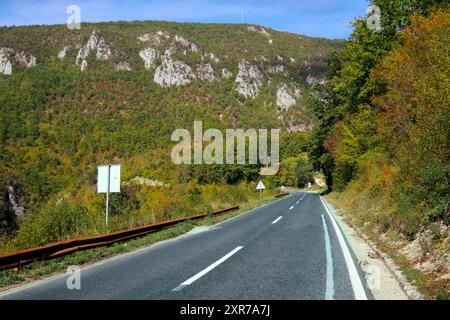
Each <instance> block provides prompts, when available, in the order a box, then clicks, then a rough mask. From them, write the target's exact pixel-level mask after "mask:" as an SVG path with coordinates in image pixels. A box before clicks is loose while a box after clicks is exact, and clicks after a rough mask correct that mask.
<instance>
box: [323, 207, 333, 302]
mask: <svg viewBox="0 0 450 320" xmlns="http://www.w3.org/2000/svg"><path fill="white" fill-rule="evenodd" d="M322 223H323V231H324V233H325V252H326V256H327V278H326V279H327V280H326V287H325V288H326V289H325V300H334V272H333V255H332V254H331V244H330V236H329V234H328V227H327V223H326V222H325V217H324V216H323V215H322Z"/></svg>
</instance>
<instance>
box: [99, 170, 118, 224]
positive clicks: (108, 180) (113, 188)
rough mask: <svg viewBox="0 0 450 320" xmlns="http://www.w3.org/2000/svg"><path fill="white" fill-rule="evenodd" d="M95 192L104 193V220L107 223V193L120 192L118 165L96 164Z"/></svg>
mask: <svg viewBox="0 0 450 320" xmlns="http://www.w3.org/2000/svg"><path fill="white" fill-rule="evenodd" d="M97 174H98V176H97V193H106V200H105V202H106V203H105V207H106V210H105V222H106V225H108V216H109V194H110V193H114V192H120V165H112V164H109V165H106V166H98V170H97Z"/></svg>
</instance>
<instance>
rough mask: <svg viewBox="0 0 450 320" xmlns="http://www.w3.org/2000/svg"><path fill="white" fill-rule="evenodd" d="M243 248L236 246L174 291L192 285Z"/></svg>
mask: <svg viewBox="0 0 450 320" xmlns="http://www.w3.org/2000/svg"><path fill="white" fill-rule="evenodd" d="M242 248H243V246H240V247H236V248H235V249H234V250H233V251H231V252H229V253H227V254H226V255H224V256H223V257H222V258H220V259H219V260H217V261H216V262H214V263H213V264H212V265H210V266H209V267H207V268H205V269H203V270H202V271H200V272H199V273H197V274H196V275H194V276H192V277H190V278H189V279H187V280H186V281H184V282H183V283H182V284H180V285H179V286H178V287H176V288H175V289H172V291H180V290H181V289H183V288H184V287H185V286H189V285H191V284H192V283H193V282H194V281H196V280H198V279H200V278H201V277H203V276H204V275H205V274H207V273H208V272H210V271H211V270H212V269H214V268H215V267H217V266H218V265H219V264H221V263H223V262H225V261H226V260H227V259H229V258H230V257H231V256H232V255H234V254H235V253H236V252H238V251H239V250H241V249H242Z"/></svg>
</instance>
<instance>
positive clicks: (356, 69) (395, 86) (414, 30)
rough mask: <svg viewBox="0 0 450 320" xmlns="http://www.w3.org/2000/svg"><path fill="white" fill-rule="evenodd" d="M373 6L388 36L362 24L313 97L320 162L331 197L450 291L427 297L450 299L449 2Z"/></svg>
mask: <svg viewBox="0 0 450 320" xmlns="http://www.w3.org/2000/svg"><path fill="white" fill-rule="evenodd" d="M371 2H372V3H373V4H375V5H378V6H379V7H380V8H381V9H382V18H381V31H379V32H377V31H374V30H371V29H370V28H368V26H367V23H366V21H365V20H362V19H358V20H356V21H355V22H354V30H353V33H352V35H351V38H350V39H349V42H348V43H347V44H346V45H345V47H344V49H343V50H342V51H340V52H339V53H337V54H336V55H334V56H333V59H332V61H331V62H330V64H329V67H328V77H329V82H328V83H327V84H324V85H316V86H315V88H314V90H313V92H312V93H311V95H310V99H309V103H310V107H311V109H312V110H314V112H315V114H316V116H317V117H318V119H320V121H319V122H318V125H317V126H316V127H315V128H314V130H313V132H312V137H311V139H312V141H311V153H310V154H311V159H312V160H313V163H314V166H315V168H316V169H317V170H319V169H320V170H322V171H323V172H324V173H325V174H326V176H327V180H328V182H329V185H330V186H332V190H333V193H332V194H331V195H330V199H333V201H335V203H337V204H338V206H339V207H340V208H343V209H344V210H346V211H347V212H349V213H351V216H352V220H353V222H354V223H355V224H357V225H359V226H360V227H363V228H364V230H365V232H367V233H368V234H371V235H373V238H374V239H377V240H380V241H382V240H385V241H386V242H385V244H386V243H388V244H389V245H391V247H392V249H393V252H396V253H400V252H401V254H403V255H404V256H405V257H406V259H407V261H408V263H407V264H405V265H406V266H407V267H408V268H411V267H412V266H414V267H415V268H416V269H418V270H422V271H424V272H425V274H429V273H430V272H432V273H434V278H437V277H441V278H439V279H440V280H441V283H443V288H444V289H442V290H443V291H439V290H441V287H439V286H438V285H431V286H429V287H428V288H432V289H431V291H428V292H427V294H429V295H430V296H434V297H436V296H437V295H439V294H443V297H445V296H447V297H448V288H449V287H450V284H449V276H448V273H449V271H450V270H449V265H450V255H449V253H450V228H449V223H450V217H449V212H448V201H449V195H450V184H449V178H450V162H449V150H450V148H449V147H450V146H449V142H450V126H449V121H450V85H449V79H450V61H449V57H450V51H449V43H450V12H449V9H448V5H446V3H447V2H446V1H385V0H373V1H371ZM427 263H428V265H427ZM430 266H431V267H430ZM411 270H412V269H411ZM410 274H413V272H412V271H410ZM436 274H437V276H436ZM416 280H417V279H415V281H416ZM422 280H423V279H422ZM418 282H419V281H418ZM422 282H423V283H422V284H424V283H427V280H426V278H425V280H423V281H422ZM419 284H420V283H419ZM424 286H425V285H424ZM445 288H447V289H445ZM443 292H444V293H443Z"/></svg>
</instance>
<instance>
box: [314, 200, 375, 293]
mask: <svg viewBox="0 0 450 320" xmlns="http://www.w3.org/2000/svg"><path fill="white" fill-rule="evenodd" d="M319 197H320V201H322V204H323V206H324V208H325V211H326V212H327V214H328V217H329V218H330V220H331V223H332V224H333V228H334V231H335V233H336V236H337V238H338V241H339V245H340V246H341V250H342V254H343V255H344V259H345V263H346V264H347V269H348V273H349V276H350V282H351V284H352V289H353V294H354V295H355V299H356V300H367V295H366V291H365V290H364V286H363V284H362V281H361V278H360V277H359V273H358V270H356V266H355V262H354V261H353V258H352V255H351V254H350V250H349V249H348V246H347V243H346V242H345V239H344V236H343V235H342V232H341V229H339V227H338V225H337V223H336V220H335V219H334V217H333V215H332V214H331V212H330V210H329V209H328V207H327V205H326V204H325V202H324V201H323V199H322V196H320V195H319Z"/></svg>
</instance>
